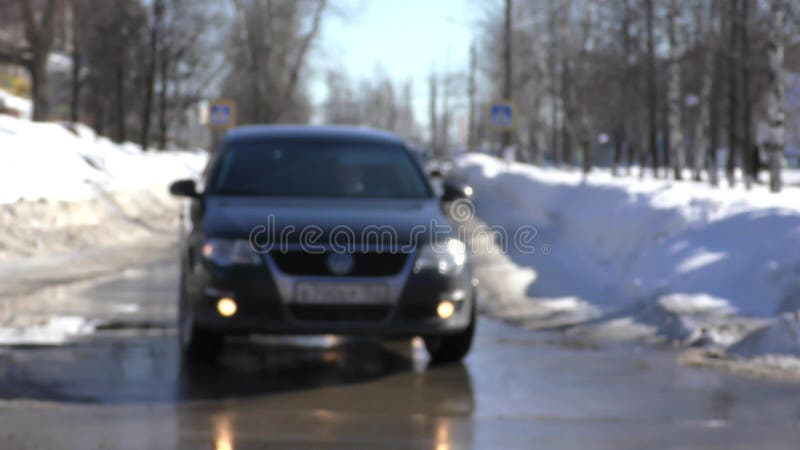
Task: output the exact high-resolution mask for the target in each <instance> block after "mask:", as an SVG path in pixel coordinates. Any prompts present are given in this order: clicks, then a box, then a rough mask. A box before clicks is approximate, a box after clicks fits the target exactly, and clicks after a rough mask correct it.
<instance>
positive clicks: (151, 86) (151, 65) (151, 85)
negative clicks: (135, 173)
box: [140, 0, 164, 151]
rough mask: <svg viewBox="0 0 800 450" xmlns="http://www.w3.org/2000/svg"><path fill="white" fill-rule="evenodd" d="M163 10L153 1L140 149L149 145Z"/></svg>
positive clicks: (161, 6) (161, 5) (160, 5)
mask: <svg viewBox="0 0 800 450" xmlns="http://www.w3.org/2000/svg"><path fill="white" fill-rule="evenodd" d="M163 12H164V4H163V0H155V1H154V2H153V23H152V24H151V25H150V26H151V28H150V48H149V53H150V54H149V55H148V57H149V59H148V61H147V72H146V73H145V77H144V78H145V79H144V105H143V106H142V132H141V136H140V138H141V141H140V142H141V145H142V150H145V151H146V150H147V149H148V148H149V147H150V123H151V118H152V114H153V91H154V90H155V79H156V61H157V60H158V41H159V39H160V31H161V25H162V17H163Z"/></svg>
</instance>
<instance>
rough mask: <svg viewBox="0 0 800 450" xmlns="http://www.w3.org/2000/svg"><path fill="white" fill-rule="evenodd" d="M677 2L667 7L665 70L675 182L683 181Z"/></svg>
mask: <svg viewBox="0 0 800 450" xmlns="http://www.w3.org/2000/svg"><path fill="white" fill-rule="evenodd" d="M678 8H679V6H678V1H677V0H671V1H670V5H669V21H668V28H669V30H668V32H669V61H668V64H669V66H668V68H667V104H668V111H667V122H668V123H669V154H670V157H671V160H672V167H673V170H674V173H675V179H676V180H682V179H683V167H684V165H685V161H684V158H685V156H684V151H683V130H682V126H683V124H682V121H681V106H682V105H681V65H680V60H679V55H678V38H677V34H676V30H675V21H676V18H677V15H678V13H679V9H678Z"/></svg>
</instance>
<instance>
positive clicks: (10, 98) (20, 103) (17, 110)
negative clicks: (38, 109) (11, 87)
mask: <svg viewBox="0 0 800 450" xmlns="http://www.w3.org/2000/svg"><path fill="white" fill-rule="evenodd" d="M0 106H2V107H3V108H6V109H8V110H10V111H12V112H13V113H14V114H16V115H18V116H19V117H22V118H25V119H30V117H31V112H32V111H33V105H32V103H31V101H30V100H28V99H27V98H22V97H17V96H15V95H11V94H9V93H8V92H6V91H4V90H2V89H0Z"/></svg>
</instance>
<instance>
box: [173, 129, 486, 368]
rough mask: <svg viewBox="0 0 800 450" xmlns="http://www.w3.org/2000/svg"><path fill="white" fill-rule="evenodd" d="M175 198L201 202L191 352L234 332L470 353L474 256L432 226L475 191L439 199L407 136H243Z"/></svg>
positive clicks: (446, 191)
mask: <svg viewBox="0 0 800 450" xmlns="http://www.w3.org/2000/svg"><path fill="white" fill-rule="evenodd" d="M170 190H171V192H172V193H173V194H175V195H179V196H185V197H188V198H189V199H190V200H191V204H190V206H189V207H188V208H187V210H186V213H185V216H186V217H184V220H183V231H182V245H181V277H180V301H179V317H180V319H179V320H180V341H181V346H182V349H183V353H184V355H185V357H186V358H188V359H190V360H213V359H214V358H216V356H217V355H218V354H219V352H220V351H221V350H222V348H223V344H224V341H225V337H226V336H231V335H247V334H251V333H258V334H339V335H366V336H376V337H387V338H388V337H391V338H398V337H400V338H406V337H412V336H422V337H423V338H424V341H425V344H426V347H427V349H428V351H429V353H430V355H431V358H432V360H433V361H434V362H447V361H457V360H460V359H462V358H463V357H464V356H465V355H466V354H467V352H468V351H469V349H470V346H471V342H472V337H473V332H474V329H475V320H476V307H475V289H474V287H473V284H472V269H471V265H470V261H469V258H468V254H467V253H468V252H467V251H466V247H465V245H464V243H463V242H461V241H460V240H458V238H457V237H456V233H455V229H452V230H451V231H449V232H444V233H443V232H442V230H438V231H437V232H436V233H433V232H432V231H433V230H432V228H434V227H435V228H441V227H439V226H438V225H446V224H450V222H449V221H448V218H447V217H446V215H445V214H444V213H443V210H444V209H443V208H442V203H443V202H451V201H455V200H458V199H459V198H462V197H466V196H469V194H470V193H471V189H469V188H468V187H466V186H462V185H458V184H453V183H450V184H448V183H445V185H444V186H443V189H442V195H441V196H437V195H435V194H434V192H433V190H432V188H431V185H430V183H429V180H428V178H427V176H426V175H425V174H424V172H423V170H422V169H421V167H420V165H419V163H418V162H417V160H416V158H414V157H413V156H412V155H411V153H410V151H409V149H408V148H407V146H406V145H405V144H404V143H403V142H402V141H401V140H400V139H399V138H398V137H396V136H395V135H393V134H391V133H387V132H382V131H377V130H369V129H361V128H348V127H311V126H250V127H243V128H238V129H235V130H233V131H231V132H230V133H229V134H228V136H227V137H226V139H225V141H224V143H223V145H222V147H221V150H220V151H219V152H218V153H217V155H216V156H215V157H214V159H213V160H212V161H211V162H210V165H209V167H208V170H206V172H205V175H204V178H203V179H202V180H201V181H200V182H199V184H196V183H195V181H193V180H182V181H178V182H175V183H173V185H172V186H171V188H170ZM445 228H446V227H445ZM309 235H313V236H312V237H313V239H310V238H309ZM343 237H344V238H346V239H343ZM343 240H346V241H347V242H342V241H343ZM312 241H313V242H312Z"/></svg>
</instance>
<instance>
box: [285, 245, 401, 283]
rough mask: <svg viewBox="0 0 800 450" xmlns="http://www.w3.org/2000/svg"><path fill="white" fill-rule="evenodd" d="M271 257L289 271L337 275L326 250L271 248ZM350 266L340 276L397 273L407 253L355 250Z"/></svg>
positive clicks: (298, 273)
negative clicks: (333, 270) (329, 266)
mask: <svg viewBox="0 0 800 450" xmlns="http://www.w3.org/2000/svg"><path fill="white" fill-rule="evenodd" d="M270 256H271V257H272V260H273V261H275V265H276V266H278V269H280V270H281V272H283V273H286V274H289V275H311V276H336V275H337V274H334V273H332V272H331V271H330V269H329V268H328V264H327V258H328V253H327V252H326V253H306V252H303V251H295V250H293V251H288V252H281V251H273V252H271V253H270ZM352 256H353V261H354V265H353V269H352V270H351V271H350V272H349V273H347V274H344V275H343V276H349V277H385V276H391V275H397V274H398V273H400V271H402V270H403V267H404V266H405V264H406V261H407V260H408V254H406V253H401V252H394V253H390V252H355V253H352Z"/></svg>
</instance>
